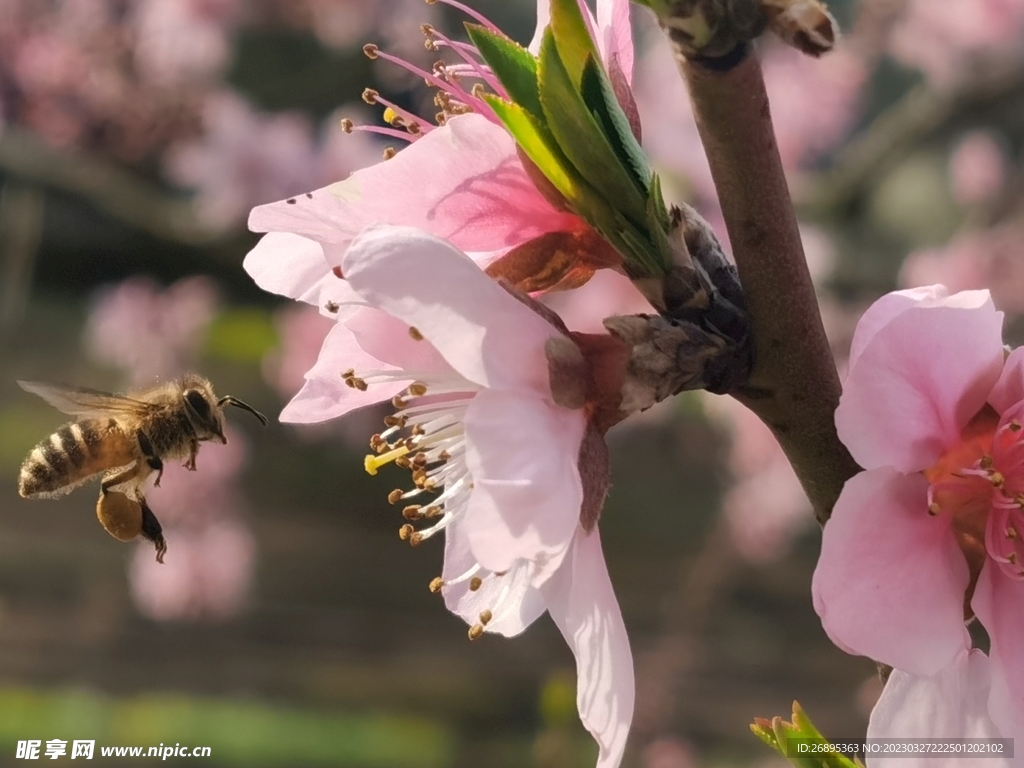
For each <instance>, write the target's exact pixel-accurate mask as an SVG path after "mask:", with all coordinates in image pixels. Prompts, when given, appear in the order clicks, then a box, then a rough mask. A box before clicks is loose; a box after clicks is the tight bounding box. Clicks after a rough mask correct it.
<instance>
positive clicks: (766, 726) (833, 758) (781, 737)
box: [750, 701, 863, 768]
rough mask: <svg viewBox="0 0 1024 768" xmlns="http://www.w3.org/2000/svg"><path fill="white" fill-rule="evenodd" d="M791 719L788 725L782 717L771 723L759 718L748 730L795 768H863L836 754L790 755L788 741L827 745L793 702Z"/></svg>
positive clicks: (774, 719) (853, 761)
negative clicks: (797, 740)
mask: <svg viewBox="0 0 1024 768" xmlns="http://www.w3.org/2000/svg"><path fill="white" fill-rule="evenodd" d="M792 718H793V722H791V723H787V722H786V721H785V720H783V719H782V718H781V717H775V718H772V720H771V721H768V720H764V719H761V718H758V719H757V720H755V721H754V723H753V724H752V725H751V726H750V730H751V731H752V732H753V734H754V735H755V736H757V738H759V739H761V741H763V742H764V743H765V744H767V745H768V746H769V747H771V748H772V749H774V750H775V751H776V752H778V753H779V754H780V755H782V756H783V757H784V758H786V759H787V760H789V762H791V763H792V764H793V765H795V766H797V768H863V766H862V765H861V764H860V762H859V761H855V760H851V759H850V758H848V757H847V756H846V755H843V754H840V753H839V752H819V753H815V754H814V756H809V755H808V756H802V755H792V754H790V748H791V745H790V739H799V740H801V741H806V742H809V743H811V744H826V743H827V742H826V739H825V737H824V736H822V735H821V733H820V732H819V731H818V729H817V728H816V727H815V726H814V723H812V722H811V720H810V718H808V717H807V715H806V713H805V712H804V711H803V708H802V707H801V706H800V704H799V703H798V702H795V701H794V702H793V715H792Z"/></svg>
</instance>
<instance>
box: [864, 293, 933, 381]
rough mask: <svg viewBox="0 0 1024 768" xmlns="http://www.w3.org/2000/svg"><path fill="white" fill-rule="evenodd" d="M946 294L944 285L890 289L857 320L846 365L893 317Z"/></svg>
mask: <svg viewBox="0 0 1024 768" xmlns="http://www.w3.org/2000/svg"><path fill="white" fill-rule="evenodd" d="M948 296H949V291H947V290H946V286H944V285H928V286H924V287H921V288H909V289H907V290H903V291H892V292H890V293H887V294H885V295H884V296H882V297H881V298H880V299H878V300H877V301H876V302H875V303H874V304H872V305H871V306H870V307H868V308H867V310H865V312H864V314H863V315H861V317H860V320H858V321H857V329H856V330H855V331H854V333H853V341H852V342H851V344H850V357H849V363H848V367H849V368H852V367H853V366H854V364H855V363H856V362H857V358H859V357H860V353H861V352H863V351H864V348H865V347H866V346H867V345H868V342H870V341H871V340H872V339H873V338H875V334H876V333H878V332H879V331H880V330H881V329H882V328H884V327H885V326H887V325H888V324H889V323H890V322H892V320H893V318H895V317H897V316H898V315H902V314H903V313H904V312H906V311H907V310H908V309H910V308H911V307H916V306H918V305H919V304H921V303H922V302H925V301H929V300H931V301H939V300H941V299H944V298H947V297H948Z"/></svg>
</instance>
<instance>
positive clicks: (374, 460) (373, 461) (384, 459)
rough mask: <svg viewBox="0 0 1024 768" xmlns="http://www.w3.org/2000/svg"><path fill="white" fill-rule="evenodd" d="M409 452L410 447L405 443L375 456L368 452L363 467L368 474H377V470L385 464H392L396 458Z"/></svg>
mask: <svg viewBox="0 0 1024 768" xmlns="http://www.w3.org/2000/svg"><path fill="white" fill-rule="evenodd" d="M408 452H409V449H408V448H406V447H405V446H404V445H403V446H402V447H400V448H395V450H393V451H388V452H387V453H382V454H381V455H380V456H374V455H373V454H367V456H366V458H365V459H363V468H364V469H365V470H366V474H368V475H376V474H377V470H378V469H379V468H380V467H383V466H384V465H385V464H390V463H391V462H392V461H395V460H396V459H400V458H401V457H402V456H405V454H407V453H408Z"/></svg>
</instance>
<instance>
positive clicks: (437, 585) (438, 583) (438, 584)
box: [430, 576, 444, 595]
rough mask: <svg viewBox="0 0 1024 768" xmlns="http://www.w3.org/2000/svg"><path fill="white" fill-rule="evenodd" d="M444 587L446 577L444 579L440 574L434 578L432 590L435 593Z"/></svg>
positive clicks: (431, 584) (431, 585) (431, 583)
mask: <svg viewBox="0 0 1024 768" xmlns="http://www.w3.org/2000/svg"><path fill="white" fill-rule="evenodd" d="M443 587H444V579H442V578H441V577H440V576H438V577H437V578H436V579H433V580H432V581H431V582H430V591H431V592H433V593H434V594H435V595H436V594H437V593H438V592H440V591H441V589H442V588H443Z"/></svg>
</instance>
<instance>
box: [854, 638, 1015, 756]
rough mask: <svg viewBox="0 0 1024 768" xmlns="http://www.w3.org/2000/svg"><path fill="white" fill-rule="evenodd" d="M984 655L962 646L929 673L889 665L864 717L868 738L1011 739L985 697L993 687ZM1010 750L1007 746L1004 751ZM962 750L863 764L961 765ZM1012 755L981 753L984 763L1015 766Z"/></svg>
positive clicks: (988, 695) (987, 661)
mask: <svg viewBox="0 0 1024 768" xmlns="http://www.w3.org/2000/svg"><path fill="white" fill-rule="evenodd" d="M991 666H992V665H991V664H990V663H989V659H988V657H987V656H985V654H983V653H982V652H981V651H978V650H970V651H967V650H962V651H960V652H959V653H957V654H956V656H955V657H954V658H953V660H952V661H951V662H950V664H949V665H948V666H946V667H944V668H943V669H941V670H939V671H938V672H937V673H936V674H934V675H915V674H910V673H907V672H903V671H901V670H898V669H897V670H893V672H892V675H891V676H890V677H889V681H888V683H886V686H885V689H884V690H883V691H882V696H881V698H879V700H878V703H877V704H876V705H875V708H874V710H873V711H872V712H871V719H870V720H869V721H868V732H867V738H869V739H949V738H964V739H999V738H1012V736H1011V735H1010V733H1007V732H1003V731H1001V730H1000V728H999V727H998V726H997V725H996V724H995V722H993V719H992V717H991V715H990V714H989V699H990V696H991V691H992V688H993V679H992V670H991ZM1007 751H1009V750H1007ZM965 759H967V758H965V757H964V756H963V755H948V756H944V755H941V754H932V755H921V756H917V757H915V756H912V755H901V756H899V757H889V758H887V757H882V756H878V755H876V756H873V757H868V759H867V766H868V768H960V766H962V765H963V764H964V760H965ZM1022 762H1024V759H1022V758H1021V757H1020V756H1017V757H1016V758H1008V757H999V756H998V755H996V754H993V755H986V756H985V760H984V764H985V765H986V766H988V765H991V766H993V768H1014V767H1015V766H1020V765H1021V764H1022Z"/></svg>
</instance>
